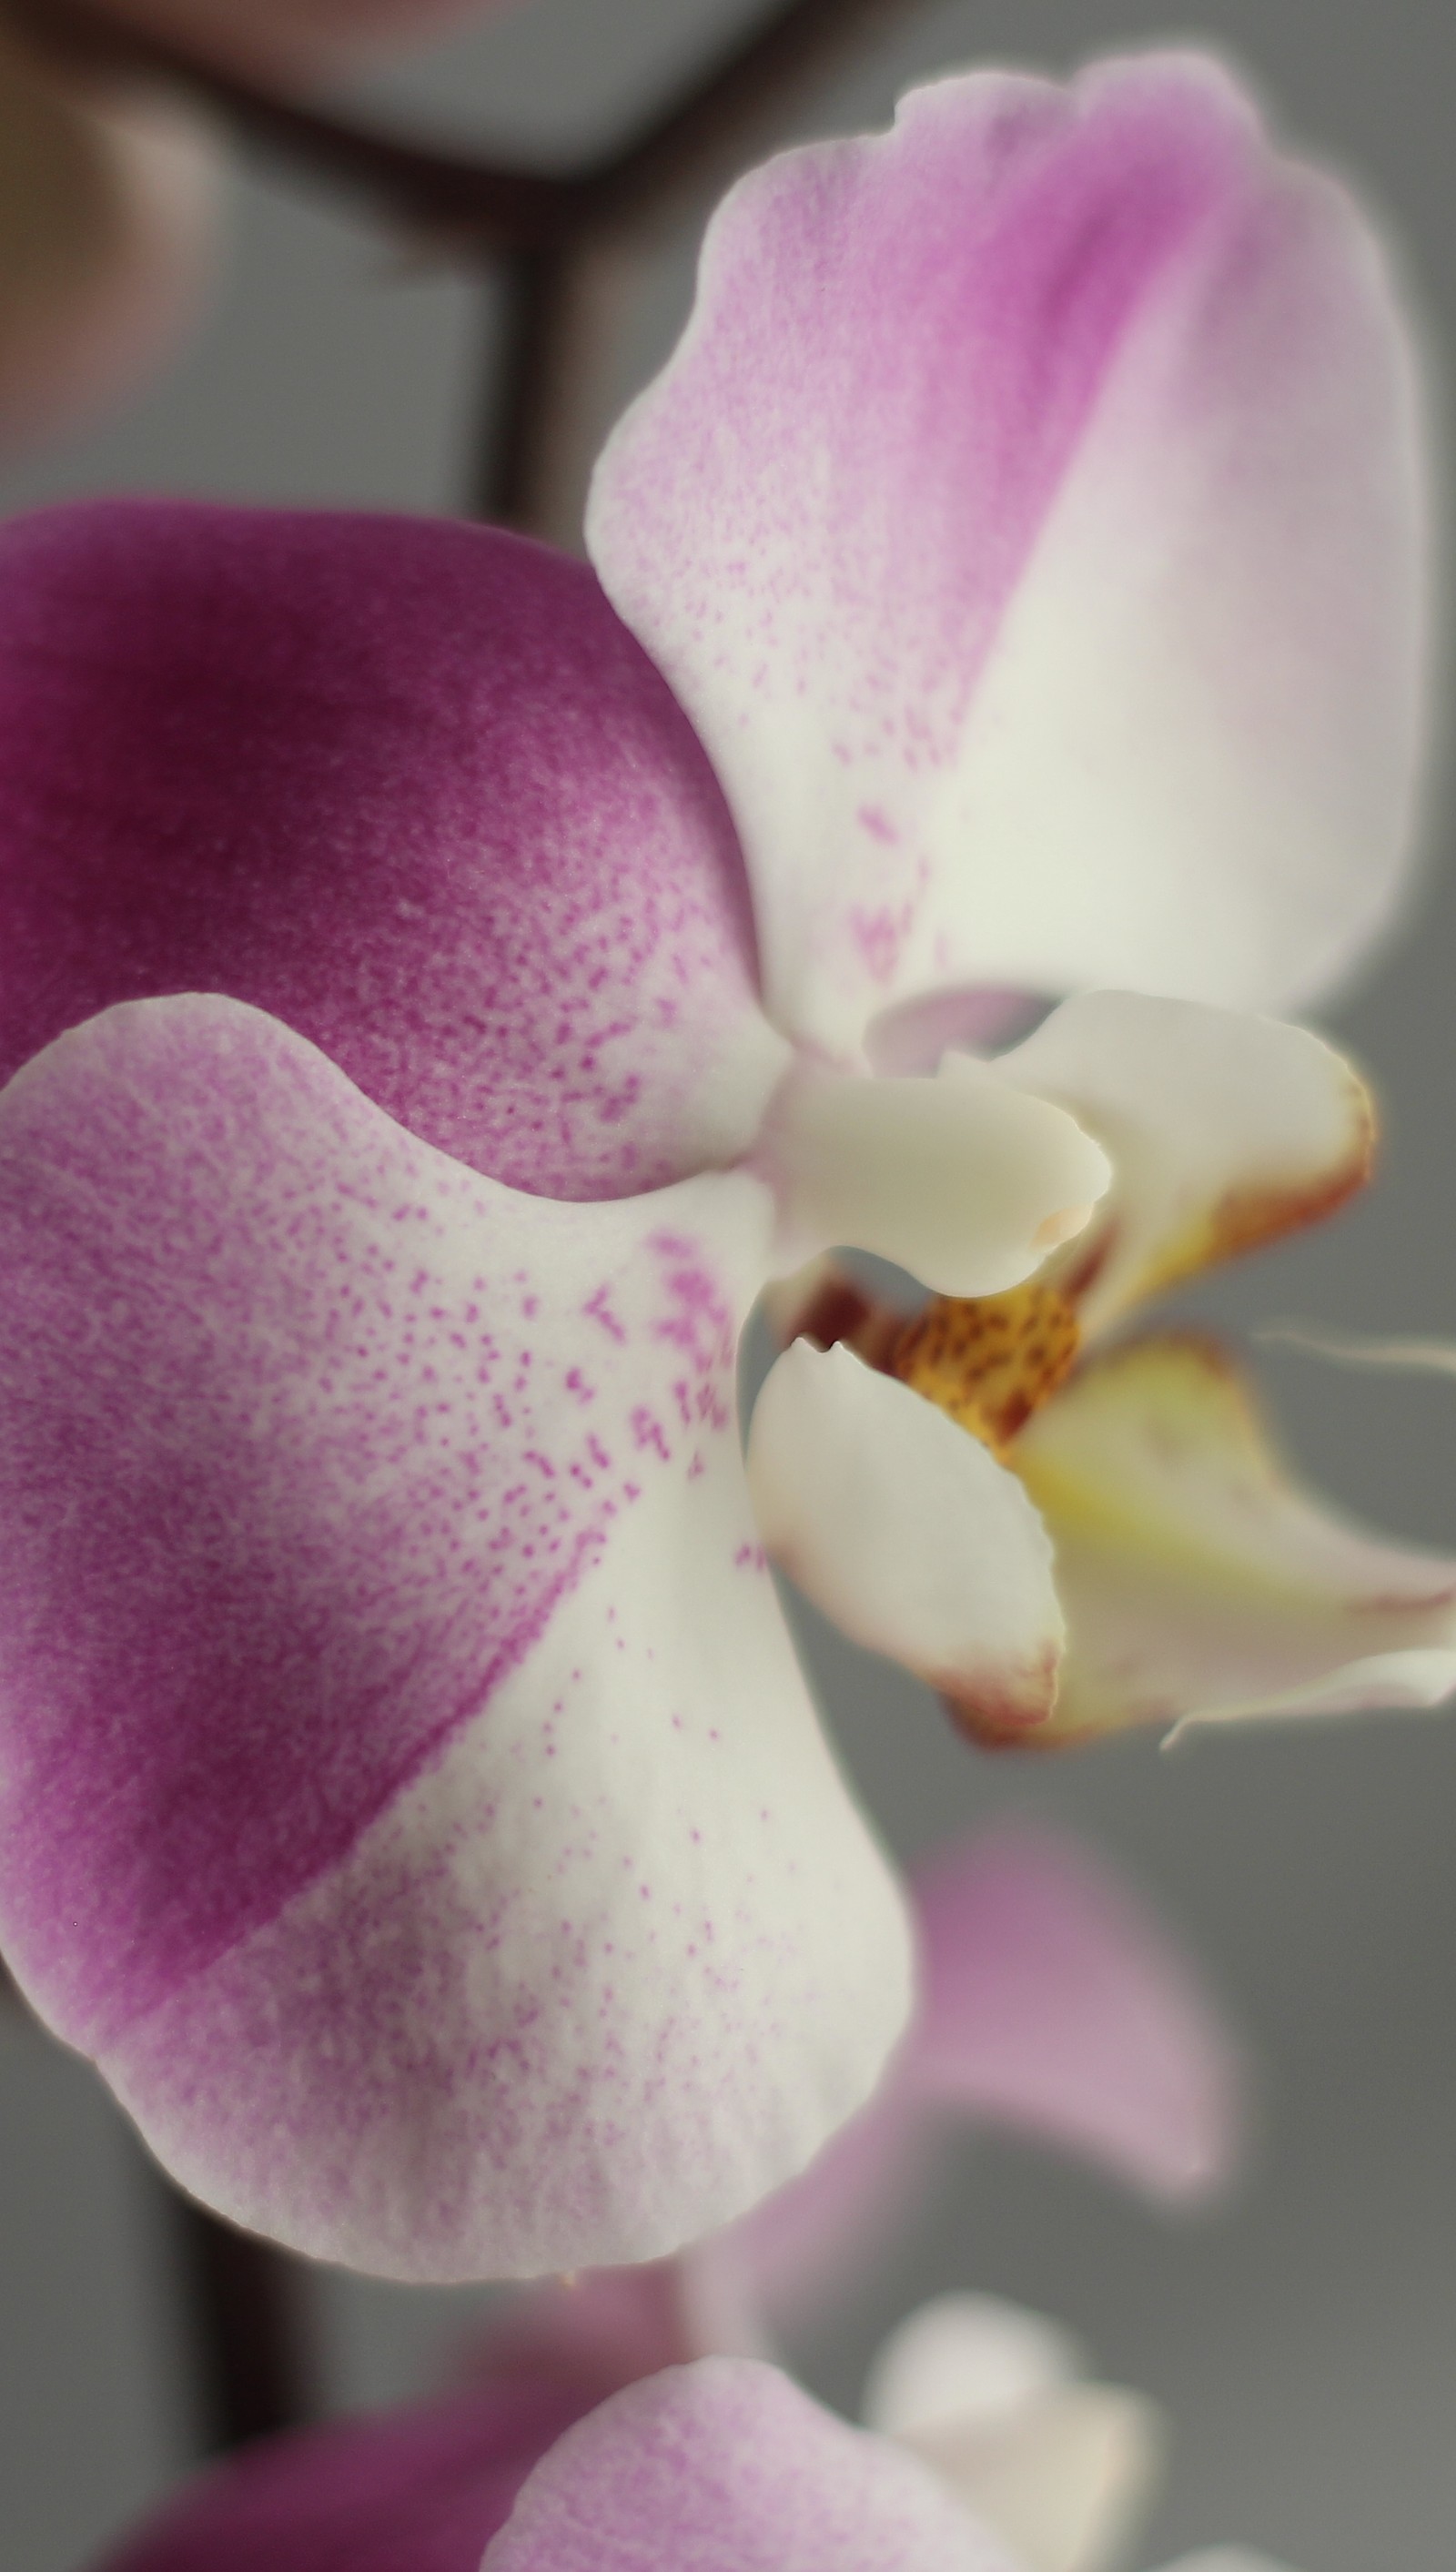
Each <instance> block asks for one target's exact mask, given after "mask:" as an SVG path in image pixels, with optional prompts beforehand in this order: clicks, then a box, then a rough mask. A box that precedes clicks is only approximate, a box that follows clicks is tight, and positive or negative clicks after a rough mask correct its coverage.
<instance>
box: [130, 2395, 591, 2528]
mask: <svg viewBox="0 0 1456 2572" xmlns="http://www.w3.org/2000/svg"><path fill="white" fill-rule="evenodd" d="M582 2407H583V2406H582V2404H581V2402H580V2401H578V2400H575V2399H573V2398H571V2397H570V2396H569V2395H568V2394H566V2393H565V2392H564V2391H563V2390H562V2389H561V2388H560V2387H559V2386H555V2385H548V2384H541V2383H525V2384H522V2385H519V2386H516V2387H494V2388H492V2389H490V2390H489V2391H482V2390H479V2389H477V2390H475V2391H473V2392H470V2393H466V2394H457V2395H455V2396H454V2397H453V2398H452V2399H451V2400H449V2401H447V2402H434V2403H430V2404H428V2405H421V2406H420V2407H419V2408H418V2409H417V2410H411V2411H398V2412H393V2413H389V2414H385V2415H383V2416H372V2415H366V2416H365V2417H364V2418H363V2419H356V2420H341V2421H337V2422H333V2423H331V2424H330V2426H329V2427H328V2428H324V2429H315V2430H311V2431H309V2432H308V2433H307V2434H306V2435H303V2436H296V2437H290V2438H278V2439H269V2440H267V2441H264V2442H262V2443H260V2444H258V2445H255V2446H252V2447H249V2448H247V2449H245V2450H244V2452H243V2453H242V2454H241V2455H239V2456H235V2457H231V2458H230V2459H229V2460H228V2462H227V2463H225V2464H222V2465H219V2466H216V2467H215V2468H214V2469H213V2471H212V2472H211V2473H208V2474H205V2475H203V2476H201V2477H200V2478H199V2479H198V2480H197V2481H196V2482H193V2483H190V2484H188V2485H187V2486H186V2487H185V2488H184V2489H183V2491H182V2492H181V2494H180V2495H179V2496H178V2497H177V2498H176V2499H175V2500H173V2501H172V2502H170V2503H169V2505H168V2506H167V2507H166V2508H164V2509H163V2510H162V2511H160V2512H159V2513H158V2515H157V2516H156V2517H155V2518H152V2519H150V2520H149V2521H148V2522H147V2524H146V2525H145V2526H144V2527H141V2528H139V2529H138V2530H137V2532H136V2533H135V2534H134V2535H133V2536H131V2537H130V2538H128V2539H127V2540H126V2542H125V2543H124V2544H123V2545H122V2546H121V2548H120V2550H119V2551H118V2552H115V2553H108V2554H107V2555H106V2557H105V2558H104V2562H103V2563H101V2564H99V2565H98V2566H97V2567H96V2572H260V2567H261V2566H262V2565H264V2564H266V2565H267V2566H268V2572H479V2564H480V2555H481V2552H482V2550H483V2548H484V2546H485V2544H486V2543H487V2541H488V2539H489V2538H490V2537H492V2536H493V2535H494V2534H495V2533H496V2531H497V2529H498V2528H500V2527H501V2526H503V2524H504V2522H505V2520H506V2519H507V2518H508V2516H509V2514H510V2509H511V2505H512V2503H513V2502H514V2499H515V2496H516V2493H517V2492H518V2491H519V2489H520V2486H521V2484H522V2482H523V2481H524V2480H525V2477H526V2475H527V2474H528V2473H529V2472H530V2470H531V2468H532V2466H533V2465H535V2464H536V2463H537V2462H538V2460H539V2458H540V2457H541V2456H542V2455H543V2454H544V2453H545V2452H546V2450H547V2449H548V2448H549V2447H550V2446H551V2444H552V2442H553V2441H554V2440H555V2439H556V2438H558V2437H559V2436H560V2435H561V2433H562V2431H563V2430H565V2429H567V2428H569V2427H570V2426H571V2424H572V2422H573V2421H574V2420H575V2419H577V2418H578V2417H579V2416H580V2413H581V2409H582Z"/></svg>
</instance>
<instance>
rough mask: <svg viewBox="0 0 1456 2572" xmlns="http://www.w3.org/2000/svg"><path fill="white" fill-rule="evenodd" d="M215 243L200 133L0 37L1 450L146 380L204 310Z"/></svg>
mask: <svg viewBox="0 0 1456 2572" xmlns="http://www.w3.org/2000/svg"><path fill="white" fill-rule="evenodd" d="M213 229H214V201H213V172H212V154H211V151H210V149H209V147H208V142H207V138H206V136H205V135H204V134H203V133H202V131H201V130H200V129H199V127H198V126H197V125H196V124H195V123H194V121H193V120H192V119H191V118H190V117H188V116H186V115H185V114H184V113H183V112H182V111H181V110H180V109H179V108H177V107H175V106H174V105H173V104H172V103H171V102H170V101H169V100H163V99H160V98H157V97H154V96H152V95H151V94H150V93H148V92H143V91H133V90H132V89H131V88H129V87H117V86H115V85H108V86H106V87H104V88H103V87H100V86H97V87H95V88H93V87H92V86H91V85H90V84H85V85H83V84H82V83H80V82H78V81H76V80H75V79H61V78H59V77H57V76H56V75H55V74H54V73H53V72H52V70H51V68H50V66H49V65H48V64H47V63H46V62H45V61H44V59H43V58H42V57H41V56H40V55H39V54H38V53H35V52H33V51H32V50H31V48H29V47H28V46H26V45H23V44H22V43H20V42H19V41H18V40H16V39H15V38H12V37H11V36H10V35H8V34H6V33H4V32H3V31H0V446H5V447H11V446H23V445H26V444H28V443H29V442H30V440H31V439H33V438H36V437H40V436H44V435H47V434H50V433H53V432H55V431H56V430H59V429H61V428H63V427H66V426H68V425H70V424H71V422H72V421H73V420H77V419H81V418H84V416H85V415H86V413H87V412H88V411H89V410H91V409H92V408H93V407H94V406H95V405H97V404H99V403H100V402H102V401H103V400H105V399H106V398H107V397H108V396H109V395H111V394H114V393H118V392H120V391H121V390H122V389H123V388H124V387H125V386H126V385H127V384H128V383H129V382H130V381H131V379H132V378H133V377H134V376H140V375H142V374H143V373H144V372H145V371H146V369H147V367H148V366H149V365H151V364H152V362H153V361H154V360H155V359H156V358H157V357H159V356H160V355H161V354H162V352H163V350H164V349H165V347H166V346H167V344H168V341H169V340H170V338H171V336H172V334H173V332H174V331H175V330H177V329H179V328H180V327H181V325H182V323H183V322H185V320H186V319H187V318H188V316H189V314H190V312H191V310H192V307H193V305H194V303H195V301H196V300H197V297H198V294H199V291H200V287H201V282H202V277H203V273H204V271H205V269H206V266H207V260H208V254H209V252H210V250H211V248H212V235H213Z"/></svg>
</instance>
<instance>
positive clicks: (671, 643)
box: [589, 55, 1425, 1052]
mask: <svg viewBox="0 0 1456 2572" xmlns="http://www.w3.org/2000/svg"><path fill="white" fill-rule="evenodd" d="M1424 536H1425V528H1424V521H1423V514H1422V504H1421V492H1420V471H1419V463H1418V454H1417V434H1416V404H1415V396H1414V391H1413V384H1412V372H1411V363H1410V354H1409V348H1408V344H1407V337H1406V333H1405V329H1404V326H1403V323H1402V321H1401V317H1400V313H1399V310H1398V307H1397V305H1396V303H1395V301H1394V299H1393V296H1392V292H1391V288H1390V285H1389V281H1388V279H1387V277H1386V275H1385V272H1384V267H1383V263H1382V260H1381V257H1380V254H1379V251H1378V248H1377V246H1376V245H1375V244H1374V242H1373V241H1372V239H1371V237H1370V235H1369V233H1368V232H1367V230H1366V229H1365V227H1364V225H1363V223H1362V221H1361V219H1360V217H1359V216H1358V214H1357V213H1356V212H1355V210H1354V209H1353V207H1352V206H1351V204H1350V202H1349V201H1348V200H1347V199H1346V198H1345V197H1344V195H1343V194H1342V193H1341V192H1340V191H1339V190H1338V189H1337V188H1335V187H1334V186H1333V185H1332V184H1330V183H1329V182H1327V181H1325V180H1324V179H1322V178H1320V177H1317V176H1315V175H1313V174H1311V173H1310V172H1309V171H1307V170H1305V169H1302V168H1300V167H1298V166H1297V165H1294V164H1290V163H1286V162H1283V161H1280V160H1279V159H1277V158H1275V157H1274V156H1273V155H1272V154H1271V153H1270V151H1269V148H1268V146H1267V144H1266V143H1265V141H1264V139H1263V137H1262V136H1261V134H1260V132H1259V129H1258V126H1257V123H1256V121H1255V119H1254V117H1253V115H1252V113H1251V112H1250V109H1249V107H1248V104H1247V102H1246V100H1245V99H1244V98H1243V96H1242V95H1241V94H1240V93H1239V92H1238V91H1237V90H1236V89H1235V88H1234V86H1233V84H1232V83H1231V82H1230V81H1229V80H1228V79H1227V78H1226V76H1225V75H1224V74H1223V73H1222V72H1221V71H1220V70H1219V69H1218V68H1217V67H1216V66H1214V65H1211V64H1209V63H1208V62H1206V61H1202V60H1199V59H1197V58H1194V57H1185V56H1179V55H1172V56H1150V57H1147V58H1145V59H1142V60H1136V59H1134V60H1131V61H1128V62H1124V63H1120V64H1112V65H1110V66H1106V67H1101V68H1098V69H1096V70H1093V71H1092V72H1090V73H1089V74H1087V75H1086V76H1084V78H1083V79H1082V80H1080V81H1079V82H1077V83H1076V84H1074V85H1073V87H1072V88H1070V89H1066V90H1064V89H1061V88H1058V87H1055V86H1053V85H1051V84H1049V83H1046V82H1043V81H1038V80H1032V79H1027V78H1022V77H1019V76H1014V75H1007V74H1000V73H990V74H979V75H974V76H971V77H968V78H964V79H955V80H948V81H944V82H942V83H940V84H938V85H937V86H935V87H933V88H930V89H926V90H922V91H919V92H917V93H915V94H913V95H912V96H911V97H910V98H908V99H907V100H906V101H905V102H904V104H903V105H902V107H901V110H900V113H899V116H898V118H897V121H896V124H895V127H894V130H893V132H892V133H890V134H888V135H884V136H878V137H872V138H869V139H866V140H859V141H853V142H839V143H830V144H821V145H815V146H812V147H810V148H808V149H805V150H801V151H797V152H792V153H789V154H786V155H785V156H783V157H782V158H781V159H779V160H777V161H774V162H771V163H770V164H769V165H768V166H767V168H765V169H762V170H759V171H757V172H755V173H753V174H752V175H751V176H750V177H749V178H747V179H745V180H744V181H742V182H741V183H740V184H739V186H738V187H737V188H736V189H735V190H734V191H733V193H732V194H731V195H730V197H729V198H728V200H727V201H726V203H725V205H724V206H723V207H722V209H721V210H720V212H719V214H718V216H717V218H716V219H715V222H714V224H713V226H712V228H711V229H710V232H709V235H708V238H707V242H706V245H705V249H704V254H703V262H702V271H701V278H700V284H699V293H698V301H697V306H696V309H695V312H694V315H693V319H692V322H691V323H690V325H689V328H688V330H687V332H686V334H685V336H684V338H683V340H682V342H681V345H680V347H679V349H678V351H677V353H676V355H675V356H674V357H673V359H672V360H671V362H670V363H669V365H668V367H667V368H666V370H665V371H664V373H663V374H662V375H661V376H660V377H659V379H658V380H657V382H656V383H655V384H654V385H652V386H651V387H650V388H649V389H648V391H647V392H646V393H644V394H643V395H642V396H641V398H640V399H639V401H638V402H637V403H636V404H635V406H634V407H633V408H632V409H631V410H630V411H629V412H628V413H627V415H626V417H625V419H624V420H623V421H622V423H621V424H620V426H619V427H618V429H617V430H616V432H615V434H614V436H613V438H612V439H611V440H610V441H609V443H608V445H607V448H606V450H605V453H604V455H603V458H602V461H601V464H600V465H599V467H598V472H597V478H596V483H595V487H594V492H593V497H592V505H591V510H590V515H589V541H590V546H591V551H592V555H593V559H594V560H595V562H596V563H597V565H598V568H599V569H600V571H601V574H602V578H603V580H604V582H605V585H606V587H607V590H608V592H609V594H610V595H611V597H612V598H613V599H614V601H615V602H616V605H617V606H618V608H619V609H620V611H621V613H622V614H623V615H624V617H625V618H626V620H627V622H628V623H629V624H630V625H631V626H632V628H633V630H634V631H635V632H636V633H637V634H638V635H639V636H640V637H641V639H642V640H643V642H644V643H645V644H646V646H647V648H648V650H649V651H650V652H651V653H652V655H653V658H654V659H655V660H656V661H657V663H658V664H659V666H660V667H661V668H662V670H663V671H664V672H665V673H666V675H667V676H668V678H669V679H670V680H671V682H672V684H673V686H674V687H675V689H676V690H677V693H678V695H679V697H680V699H681V701H682V703H683V704H684V706H685V707H686V708H687V710H688V712H689V714H690V715H691V716H692V718H693V720H694V722H695V723H696V725H697V728H698V730H699V733H700V734H701V736H702V739H703V740H704V742H705V743H706V744H707V746H708V749H709V751H710V753H711V755H712V757H713V759H714V762H715V765H716V767H717V769H718V773H719V776H720V777H721V778H722V780H723V783H724V786H725V789H726V791H727V794H728V798H729V802H730V804H731V806H732V809H733V812H734V816H735V819H736V821H737V823H738V826H739V830H740V833H741V835H742V838H743V842H744V847H745V850H746V852H747V856H748V863H749V867H750V870H751V873H752V875H753V880H754V885H755V893H756V899H757V904H758V917H759V931H760V938H761V942H762V948H763V963H764V977H765V991H766V994H767V998H768V1004H769V1007H770V1010H771V1013H773V1014H774V1015H775V1016H776V1018H777V1019H778V1021H779V1023H780V1024H782V1025H783V1026H784V1027H785V1028H787V1029H790V1030H792V1031H794V1032H796V1033H800V1034H804V1035H807V1036H810V1037H813V1038H815V1039H817V1040H819V1041H821V1042H823V1043H825V1044H827V1045H829V1046H830V1047H832V1048H838V1049H841V1050H845V1051H850V1052H852V1051H853V1050H854V1048H855V1047H856V1046H857V1045H858V1044H859V1042H860V1041H861V1038H862V1036H863V1033H864V1030H865V1026H866V1022H867V1020H869V1019H870V1017H871V1016H872V1015H873V1014H875V1013H877V1012H879V1011H882V1010H884V1009H885V1008H886V1007H887V1006H889V1005H890V1004H892V1003H903V1002H905V1001H907V1000H910V999H912V998H915V997H918V996H920V995H922V994H926V993H929V992H932V991H937V990H944V989H946V988H948V987H950V988H954V987H955V986H956V985H965V986H968V987H972V988H982V987H985V986H987V985H992V984H1005V985H1010V986H1012V987H1013V988H1032V989H1041V990H1043V991H1049V992H1050V991H1056V990H1059V989H1065V988H1068V987H1086V986H1088V985H1091V984H1094V983H1107V984H1112V985H1124V986H1125V985H1130V986H1132V987H1135V988H1143V989H1150V990H1160V991H1163V992H1167V993H1176V994H1181V995H1186V996H1190V997H1196V998H1202V999H1209V1000H1218V1001H1225V1002H1229V1003H1233V1004H1237V1005H1242V1006H1248V1005H1253V1006H1269V1005H1272V1004H1275V1003H1278V1004H1280V1005H1282V1004H1284V1003H1285V1002H1287V1001H1289V1000H1290V999H1298V998H1303V997H1304V996H1305V995H1307V994H1308V993H1310V992H1312V991H1314V990H1317V989H1319V988H1321V987H1323V986H1324V984H1325V983H1327V982H1328V981H1329V980H1330V979H1331V977H1333V976H1335V975H1337V974H1338V973H1339V972H1341V971H1342V970H1343V969H1345V967H1346V966H1347V965H1348V964H1350V962H1351V961H1352V959H1353V958H1354V957H1355V955H1356V954H1357V953H1358V951H1359V950H1360V948H1361V947H1362V945H1363V944H1364V942H1365V941H1366V940H1368V938H1369V937H1370V935H1371V933H1372V932H1373V931H1374V930H1375V929H1376V928H1377V927H1378V926H1379V924H1380V923H1381V922H1382V921H1383V920H1384V919H1385V918H1386V917H1387V915H1388V913H1389V911H1390V908H1391V905H1392V903H1393V902H1394V900H1395V898H1396V896H1397V893H1398V889H1399V886H1400V883H1401V870H1402V864H1403V861H1404V858H1405V854H1406V848H1407V841H1408V834H1409V827H1410V821H1411V806H1412V791H1413V776H1414V767H1415V758H1416V732H1417V718H1418V701H1419V666H1420V650H1421V629H1422V615H1423V609H1422V599H1421V586H1422V569H1421V566H1422V555H1423V545H1424Z"/></svg>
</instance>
